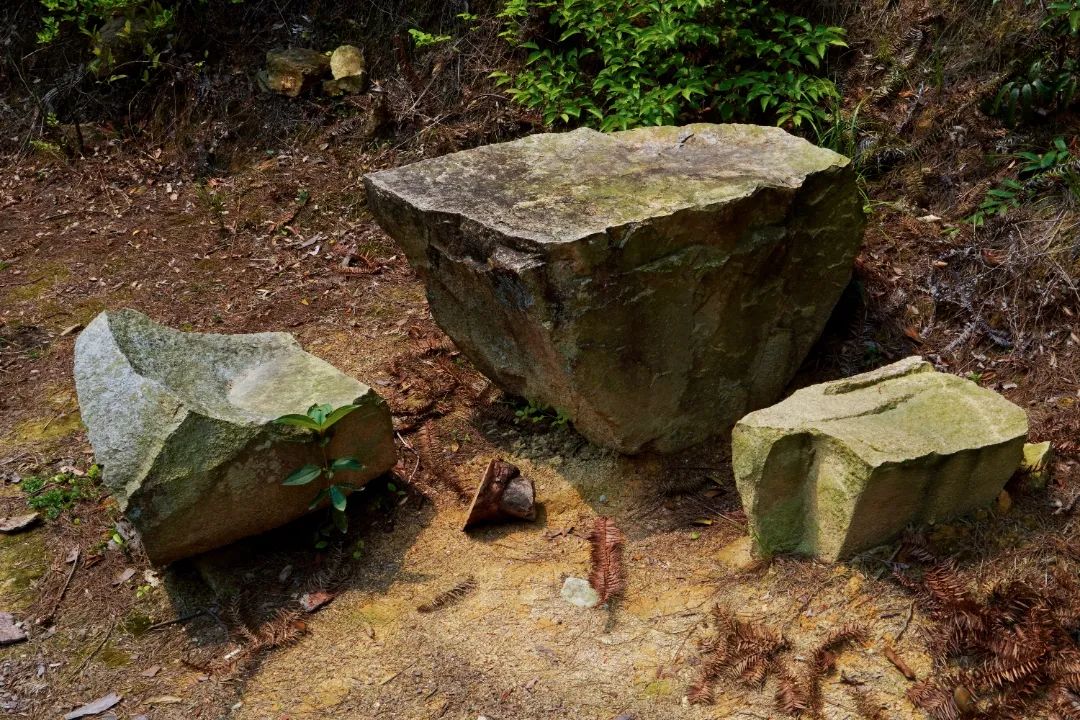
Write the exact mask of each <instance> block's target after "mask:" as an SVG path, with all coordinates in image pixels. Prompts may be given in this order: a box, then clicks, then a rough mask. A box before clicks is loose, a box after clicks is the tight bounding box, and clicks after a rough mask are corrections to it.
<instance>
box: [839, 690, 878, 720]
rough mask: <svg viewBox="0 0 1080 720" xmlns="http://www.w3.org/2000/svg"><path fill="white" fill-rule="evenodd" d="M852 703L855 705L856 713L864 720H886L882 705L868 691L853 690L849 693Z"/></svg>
mask: <svg viewBox="0 0 1080 720" xmlns="http://www.w3.org/2000/svg"><path fill="white" fill-rule="evenodd" d="M848 694H849V695H850V696H851V702H852V703H853V704H854V705H855V712H856V714H858V716H859V717H860V718H862V720H885V712H884V710H882V706H881V703H880V702H879V701H878V700H876V699H874V697H873V696H872V695H871V694H870V692H869V691H868V690H858V689H855V688H851V689H849V691H848Z"/></svg>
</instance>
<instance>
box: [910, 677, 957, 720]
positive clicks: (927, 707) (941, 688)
mask: <svg viewBox="0 0 1080 720" xmlns="http://www.w3.org/2000/svg"><path fill="white" fill-rule="evenodd" d="M907 696H908V700H910V701H911V702H912V704H914V705H915V707H917V708H919V709H921V710H923V711H924V712H926V714H927V715H929V716H930V717H931V718H933V720H957V718H959V717H960V709H959V708H957V707H956V700H955V699H954V697H953V688H952V687H948V686H946V684H945V683H943V682H941V681H938V680H923V681H922V682H920V683H918V684H916V685H913V686H912V687H911V688H910V689H909V690H908V691H907Z"/></svg>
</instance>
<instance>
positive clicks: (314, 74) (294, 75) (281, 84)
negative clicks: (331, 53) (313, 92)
mask: <svg viewBox="0 0 1080 720" xmlns="http://www.w3.org/2000/svg"><path fill="white" fill-rule="evenodd" d="M329 68H330V58H328V57H326V55H324V54H323V53H321V52H319V51H318V50H311V49H309V48H289V49H287V50H270V51H269V52H267V53H266V71H265V74H264V75H263V76H262V80H263V81H264V82H265V83H266V87H267V88H268V89H269V90H270V91H271V92H276V93H278V94H280V95H286V96H288V97H297V96H298V95H300V93H301V92H302V91H303V90H304V88H306V87H310V86H311V85H312V84H314V83H315V82H316V81H317V80H318V79H319V78H320V77H321V76H322V75H324V74H325V73H326V71H327V70H328V69H329Z"/></svg>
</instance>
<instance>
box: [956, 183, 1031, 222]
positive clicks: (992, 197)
mask: <svg viewBox="0 0 1080 720" xmlns="http://www.w3.org/2000/svg"><path fill="white" fill-rule="evenodd" d="M1024 195H1025V190H1024V185H1023V183H1020V182H1017V181H1016V180H1013V179H1012V178H1005V179H1004V180H1002V181H1001V184H1000V185H998V186H997V187H995V188H990V189H989V190H987V191H986V196H985V197H984V198H983V201H982V202H981V203H979V208H978V209H977V210H976V211H975V213H974V214H973V215H972V216H971V217H970V218H968V222H971V223H972V224H974V225H975V227H982V226H983V225H984V224H986V220H987V218H991V217H994V216H995V215H1005V214H1007V213H1008V212H1009V211H1010V210H1015V209H1016V208H1018V207H1020V204H1021V203H1022V202H1023V201H1024Z"/></svg>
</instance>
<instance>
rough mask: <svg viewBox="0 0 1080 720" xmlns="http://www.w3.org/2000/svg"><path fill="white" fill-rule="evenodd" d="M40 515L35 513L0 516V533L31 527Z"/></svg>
mask: <svg viewBox="0 0 1080 720" xmlns="http://www.w3.org/2000/svg"><path fill="white" fill-rule="evenodd" d="M40 519H41V516H40V515H38V514H37V513H36V512H35V513H27V514H26V515H13V516H11V517H5V518H0V533H9V534H10V533H17V532H22V531H23V530H28V529H30V528H31V527H33V526H34V525H35V524H36V523H37V521H38V520H40Z"/></svg>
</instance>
